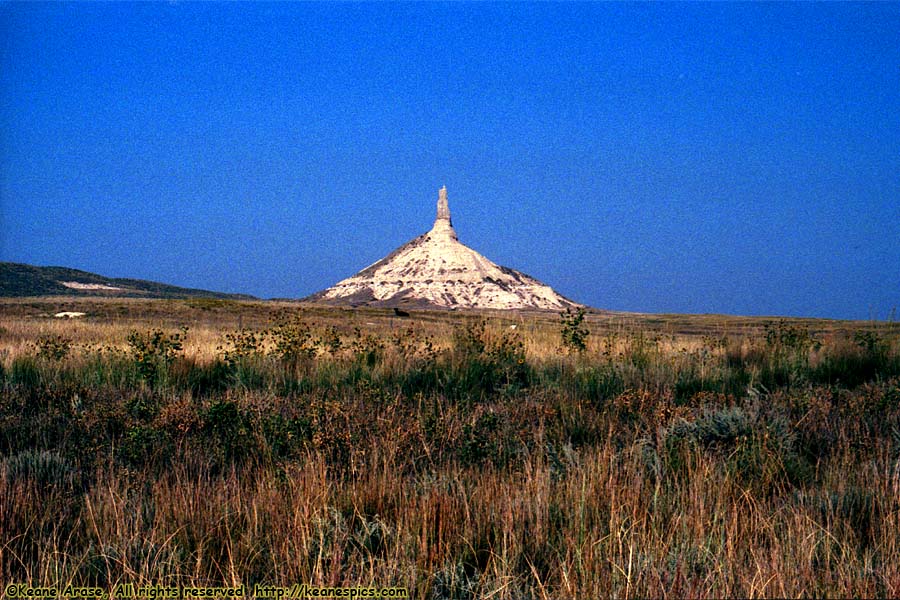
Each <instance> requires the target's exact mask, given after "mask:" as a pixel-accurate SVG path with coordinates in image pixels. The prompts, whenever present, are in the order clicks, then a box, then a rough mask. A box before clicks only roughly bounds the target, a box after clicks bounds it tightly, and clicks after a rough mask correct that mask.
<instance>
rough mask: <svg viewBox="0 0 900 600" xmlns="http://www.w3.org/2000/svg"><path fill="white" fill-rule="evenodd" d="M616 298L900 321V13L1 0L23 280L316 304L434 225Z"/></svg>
mask: <svg viewBox="0 0 900 600" xmlns="http://www.w3.org/2000/svg"><path fill="white" fill-rule="evenodd" d="M442 185H446V186H447V188H448V190H449V197H450V207H451V211H452V213H453V221H454V225H455V226H456V230H457V233H458V234H459V236H460V239H461V241H463V242H464V243H466V244H468V245H469V246H471V247H473V248H474V249H476V250H478V251H479V252H481V253H483V254H485V255H486V256H487V257H488V258H490V259H492V260H494V261H495V262H498V263H500V264H503V265H506V266H510V267H513V268H516V269H519V270H522V271H524V272H526V273H528V274H530V275H533V276H535V277H537V278H539V279H541V280H543V281H544V282H546V283H548V284H550V285H552V286H554V287H555V288H556V289H557V290H558V291H560V292H561V293H563V294H565V295H567V296H569V297H571V298H573V299H575V300H578V301H581V302H584V303H587V304H590V305H592V306H596V307H599V308H607V309H613V310H629V311H642V312H684V313H707V312H714V313H731V314H750V315H798V316H799V315H802V316H820V317H838V318H870V317H873V316H874V317H877V318H887V317H888V316H889V313H890V311H891V309H892V308H894V307H897V306H898V305H900V4H898V3H872V4H855V3H828V4H813V3H791V4H777V3H760V4H756V3H754V4H736V3H715V4H699V3H691V4H668V3H667V4H613V3H599V4H568V3H567V4H486V3H478V4H464V3H447V4H443V3H427V4H391V3H380V4H329V3H326V4H290V3H275V4H262V3H223V4H217V3H154V4H148V3H138V4H125V3H96V4H84V3H77V4H32V3H4V4H0V260H6V261H16V262H27V263H31V264H38V265H62V266H70V267H75V268H80V269H85V270H89V271H95V272H99V273H101V274H104V275H109V276H120V277H137V278H144V279H152V280H158V281H164V282H167V283H173V284H178V285H184V286H190V287H203V288H207V289H216V290H222V291H231V292H244V293H250V294H254V295H257V296H260V297H295V298H296V297H302V296H305V295H307V294H310V293H312V292H315V291H317V290H319V289H321V288H324V287H327V286H329V285H331V284H333V283H335V282H336V281H338V280H339V279H342V278H344V277H347V276H349V275H351V274H353V273H354V272H356V271H358V270H359V269H361V268H363V267H365V266H366V265H368V264H370V263H371V262H373V261H375V260H377V259H378V258H380V257H382V256H383V255H385V254H387V253H388V252H389V251H391V250H392V249H394V248H395V247H397V246H399V245H400V244H402V243H404V242H406V241H408V240H409V239H411V238H413V237H415V236H416V235H418V234H420V233H423V232H424V231H426V230H427V229H428V228H430V226H431V224H432V221H433V219H434V207H435V201H436V198H437V190H438V189H439V188H440V187H441V186H442Z"/></svg>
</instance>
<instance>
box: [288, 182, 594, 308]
mask: <svg viewBox="0 0 900 600" xmlns="http://www.w3.org/2000/svg"><path fill="white" fill-rule="evenodd" d="M306 300H308V301H311V302H323V303H326V304H337V305H350V306H388V307H390V306H393V307H414V306H421V307H433V308H451V309H455V308H494V309H538V310H560V309H563V308H566V307H569V306H578V304H576V303H575V302H572V301H571V300H569V299H568V298H565V297H563V296H560V295H559V294H557V293H556V292H555V291H553V289H552V288H550V287H549V286H547V285H544V284H543V283H541V282H540V281H538V280H536V279H534V278H533V277H529V276H528V275H526V274H524V273H521V272H519V271H516V270H514V269H510V268H507V267H501V266H499V265H496V264H494V263H493V262H491V261H490V260H488V259H487V258H485V257H484V256H482V255H481V254H479V253H478V252H476V251H475V250H472V249H471V248H469V247H468V246H466V245H464V244H462V243H461V242H460V241H459V240H458V239H457V237H456V231H454V229H453V224H452V223H451V221H450V206H449V205H448V203H447V188H446V186H445V187H442V188H441V189H440V190H439V191H438V201H437V217H436V218H435V220H434V226H433V227H432V228H431V230H430V231H428V233H425V234H422V235H420V236H419V237H417V238H415V239H414V240H411V241H409V242H407V243H406V244H404V245H402V246H400V247H399V248H397V249H396V250H394V251H393V252H391V253H390V254H388V255H387V256H385V257H384V258H382V259H381V260H379V261H377V262H375V263H373V264H371V265H369V266H368V267H366V268H365V269H363V270H362V271H360V272H359V273H357V274H356V275H354V276H352V277H348V278H347V279H344V280H342V281H339V282H338V283H336V284H335V285H334V286H332V287H330V288H328V289H326V290H322V291H321V292H317V293H315V294H313V295H312V296H309V297H308V298H306Z"/></svg>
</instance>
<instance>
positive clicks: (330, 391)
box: [0, 299, 900, 599]
mask: <svg viewBox="0 0 900 600" xmlns="http://www.w3.org/2000/svg"><path fill="white" fill-rule="evenodd" d="M61 310H78V311H83V312H86V313H88V316H87V317H86V318H84V319H83V320H69V321H61V320H57V319H53V318H50V317H49V316H48V315H51V314H53V313H55V312H58V311H61ZM298 315H299V317H300V321H297V320H296V317H297V316H298ZM0 319H2V325H0V357H2V360H0V365H2V374H0V381H2V386H3V403H2V406H0V452H2V458H0V580H3V581H4V582H13V581H27V582H29V583H32V584H34V585H53V584H56V585H60V586H64V585H66V584H68V583H74V584H78V585H100V586H104V587H107V588H109V587H112V586H114V585H115V584H117V583H120V582H134V583H137V584H139V585H140V584H154V583H159V584H167V585H182V586H185V585H212V584H226V585H238V584H241V583H244V584H247V585H252V584H254V583H272V584H279V585H286V584H291V583H303V582H305V583H309V584H313V585H329V586H338V585H340V586H356V585H376V586H403V587H406V588H407V589H409V590H410V592H411V593H412V594H413V595H414V597H420V598H508V599H518V598H574V597H610V596H616V597H626V598H627V597H691V598H694V597H731V596H738V597H800V596H839V597H896V596H898V595H900V536H898V532H900V360H898V343H897V333H898V332H897V330H896V329H894V325H893V324H886V323H874V324H865V323H839V322H827V321H809V320H787V321H784V322H781V323H778V322H777V320H766V319H750V318H736V317H719V316H713V317H694V316H684V317H674V316H673V317H666V316H641V315H621V314H609V313H598V314H591V315H589V316H588V319H587V324H588V327H589V329H590V331H591V335H590V337H589V338H588V347H587V350H586V351H585V352H584V353H570V352H568V351H566V350H564V349H563V348H561V344H562V341H561V337H560V321H559V317H558V315H553V314H538V313H536V314H523V315H510V314H506V313H471V314H469V313H460V314H453V313H442V312H422V313H415V314H414V315H413V317H412V318H410V319H402V318H396V317H394V316H392V313H391V312H389V311H384V310H352V311H351V310H341V309H323V308H318V307H303V306H298V305H295V304H290V303H261V302H254V303H235V302H221V301H202V300H201V301H197V300H194V301H137V300H135V301H122V300H112V299H104V300H97V301H91V300H84V299H77V300H73V299H42V300H32V299H29V300H22V301H8V300H7V301H3V302H0ZM285 319H287V321H286V320H285ZM482 321H484V323H485V324H484V328H483V331H482V330H481V329H480V326H479V323H481V322H482ZM183 326H186V327H188V333H187V338H186V341H185V343H184V345H183V348H181V349H180V350H177V351H175V352H174V354H173V357H172V359H171V360H169V361H166V360H165V359H164V358H162V357H163V356H164V355H163V354H156V355H155V354H153V353H152V351H150V355H149V356H145V354H144V353H145V352H146V351H143V350H142V351H141V352H138V351H137V350H136V349H135V346H134V344H131V343H129V341H128V339H129V335H130V334H131V333H132V332H133V331H137V332H138V333H140V334H147V333H148V332H151V331H152V330H156V329H159V330H160V331H161V332H162V336H163V337H162V338H161V339H163V340H167V339H168V340H171V339H172V338H167V337H166V336H170V335H174V334H176V333H177V332H178V331H179V328H181V327H183ZM511 326H515V328H514V329H513V328H511ZM279 327H282V328H283V329H281V330H279V329H278V328H279ZM307 327H308V329H307ZM332 328H334V329H332ZM241 329H245V330H247V331H253V332H257V333H259V332H262V331H263V330H266V331H268V334H267V336H266V338H265V341H264V342H261V343H259V344H257V345H255V346H253V347H252V348H250V349H247V350H246V351H245V352H244V353H242V354H241V353H238V352H237V348H236V347H235V344H234V343H232V342H233V340H231V341H230V340H229V338H228V337H227V336H228V335H233V334H235V333H237V332H239V331H240V330H241ZM357 329H358V330H359V331H358V332H357ZM278 331H280V334H276V333H275V332H278ZM307 331H308V333H309V336H310V337H309V340H312V341H309V344H312V346H309V345H307V341H308V340H307V338H305V337H304V335H305V334H306V332H307ZM859 331H862V332H864V333H865V332H868V333H869V334H871V335H870V336H869V337H866V336H865V335H862V336H860V335H858V334H857V333H856V332H859ZM807 333H808V334H809V336H808V337H804V335H805V334H807ZM278 335H282V337H281V338H279V337H278ZM332 335H334V336H336V337H337V338H338V339H339V340H340V342H341V343H340V346H339V347H337V346H335V347H333V348H331V349H329V348H328V346H327V344H326V343H325V341H324V340H327V339H329V336H332ZM767 335H768V336H769V338H768V341H767V339H766V336H767ZM59 338H63V339H64V340H68V342H67V343H63V345H66V348H67V351H68V353H67V354H65V355H64V356H56V357H55V356H53V352H52V351H53V350H54V349H56V348H57V346H54V345H53V344H50V345H49V346H48V345H47V344H48V342H47V341H46V340H51V341H52V340H54V339H56V340H58V339H59ZM319 338H321V339H322V340H323V341H322V342H316V340H318V339H319ZM145 339H149V338H145ZM279 339H280V340H281V341H282V346H279ZM285 340H287V341H288V342H291V343H290V344H287V345H286V346H285V345H284V344H286V343H287V342H285ZM304 340H307V341H304ZM42 344H43V345H42ZM291 344H293V345H291ZM866 344H868V346H867V345H866ZM42 348H44V349H45V353H44V355H41V351H42ZM151 348H152V347H151ZM310 348H312V350H310ZM308 350H309V352H307V351H308ZM229 353H230V354H229ZM238 354H239V355H238ZM152 361H156V362H152Z"/></svg>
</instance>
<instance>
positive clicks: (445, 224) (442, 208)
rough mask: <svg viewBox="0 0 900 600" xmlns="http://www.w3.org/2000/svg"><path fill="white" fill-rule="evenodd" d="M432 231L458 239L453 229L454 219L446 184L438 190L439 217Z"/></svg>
mask: <svg viewBox="0 0 900 600" xmlns="http://www.w3.org/2000/svg"><path fill="white" fill-rule="evenodd" d="M431 233H433V234H440V235H448V236H450V237H451V238H453V239H454V240H455V239H457V238H456V231H455V230H454V229H453V221H451V220H450V206H449V205H448V204H447V186H446V185H445V186H444V187H442V188H441V189H440V190H438V202H437V218H436V219H435V220H434V227H432V228H431Z"/></svg>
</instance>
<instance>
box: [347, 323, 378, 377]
mask: <svg viewBox="0 0 900 600" xmlns="http://www.w3.org/2000/svg"><path fill="white" fill-rule="evenodd" d="M353 333H354V335H355V338H354V339H353V341H352V342H350V350H351V352H352V353H353V356H354V358H355V360H356V362H357V363H358V364H362V365H365V366H367V367H369V368H372V367H374V366H375V365H377V364H378V363H379V362H381V359H382V357H383V356H384V346H385V345H384V342H382V341H381V340H380V339H379V338H378V337H377V336H374V335H371V334H366V335H363V333H362V331H361V330H360V329H359V327H356V328H354V330H353Z"/></svg>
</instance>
